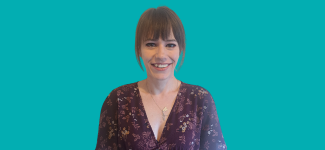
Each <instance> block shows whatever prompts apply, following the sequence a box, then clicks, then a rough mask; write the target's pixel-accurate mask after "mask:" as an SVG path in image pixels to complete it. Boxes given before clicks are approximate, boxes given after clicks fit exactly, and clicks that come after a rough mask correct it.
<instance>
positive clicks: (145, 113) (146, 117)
mask: <svg viewBox="0 0 325 150" xmlns="http://www.w3.org/2000/svg"><path fill="white" fill-rule="evenodd" d="M179 81H180V80H179ZM182 85H183V82H182V81H181V83H180V86H179V88H178V92H177V95H176V99H175V102H174V104H173V107H172V109H171V110H170V113H169V114H168V117H167V120H166V122H165V124H164V129H163V131H162V132H161V136H160V139H159V141H158V140H157V139H156V138H155V142H156V144H158V143H159V142H160V141H161V138H162V137H163V136H164V135H165V132H166V131H165V130H166V124H167V123H168V122H169V120H170V116H171V115H170V114H171V113H172V112H173V111H174V109H175V105H176V103H177V101H178V95H179V94H180V91H181V87H182ZM136 89H137V93H138V95H139V98H140V103H142V109H143V112H144V117H145V119H147V120H148V123H149V126H150V131H151V134H152V135H153V137H155V133H154V132H153V129H152V127H151V124H150V122H149V118H148V116H147V112H146V109H145V108H144V104H143V101H142V97H141V94H140V90H139V81H138V82H136ZM157 138H158V136H157Z"/></svg>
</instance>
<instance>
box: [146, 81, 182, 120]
mask: <svg viewBox="0 0 325 150" xmlns="http://www.w3.org/2000/svg"><path fill="white" fill-rule="evenodd" d="M146 85H147V89H148V91H149V88H148V82H147V81H146ZM177 85H178V84H177ZM177 87H178V86H177ZM149 93H150V95H151V98H152V99H153V96H152V94H151V92H150V91H149ZM176 97H177V95H176ZM153 101H154V102H155V104H156V105H157V107H158V108H159V109H160V110H161V112H162V118H163V120H164V121H165V119H166V116H167V115H165V112H166V111H167V110H168V109H167V107H164V109H161V108H160V107H159V106H158V104H157V103H156V101H155V99H153Z"/></svg>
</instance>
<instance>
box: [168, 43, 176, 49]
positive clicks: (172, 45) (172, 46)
mask: <svg viewBox="0 0 325 150" xmlns="http://www.w3.org/2000/svg"><path fill="white" fill-rule="evenodd" d="M167 47H170V48H174V47H176V45H175V44H167Z"/></svg>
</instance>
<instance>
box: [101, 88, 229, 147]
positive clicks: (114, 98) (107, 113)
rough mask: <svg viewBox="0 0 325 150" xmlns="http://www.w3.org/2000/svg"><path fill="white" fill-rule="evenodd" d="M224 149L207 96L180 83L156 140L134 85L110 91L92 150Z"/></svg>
mask: <svg viewBox="0 0 325 150" xmlns="http://www.w3.org/2000/svg"><path fill="white" fill-rule="evenodd" d="M117 149H121V150H152V149H159V150H179V149H184V150H226V149H227V146H226V144H225V141H224V138H223V135H222V132H221V128H220V123H219V119H218V115H217V111H216V107H215V103H214V100H213V98H212V96H211V94H210V93H209V92H208V91H207V90H206V89H204V88H202V87H200V86H197V85H191V84H187V83H184V82H181V85H180V88H179V91H178V94H177V97H176V100H175V103H174V106H173V108H172V110H171V112H170V114H169V116H168V119H167V121H166V124H165V127H164V130H163V132H162V135H161V138H160V140H159V141H157V140H156V139H155V136H154V133H153V131H152V129H151V126H150V123H149V121H148V118H147V115H146V112H145V110H144V106H143V103H142V99H141V96H140V95H139V88H138V84H137V82H135V83H131V84H126V85H123V86H120V87H118V88H116V89H114V90H112V91H111V93H110V94H109V95H108V96H107V98H106V99H105V101H104V104H103V106H102V110H101V114H100V122H99V131H98V139H97V145H96V150H117Z"/></svg>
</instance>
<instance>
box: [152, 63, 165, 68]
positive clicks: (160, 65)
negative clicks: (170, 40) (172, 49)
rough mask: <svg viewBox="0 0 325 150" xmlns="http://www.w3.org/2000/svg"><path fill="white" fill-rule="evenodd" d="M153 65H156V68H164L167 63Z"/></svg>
mask: <svg viewBox="0 0 325 150" xmlns="http://www.w3.org/2000/svg"><path fill="white" fill-rule="evenodd" d="M155 66H156V67H158V68H165V67H167V66H168V64H165V65H162V64H159V65H158V64H155Z"/></svg>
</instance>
